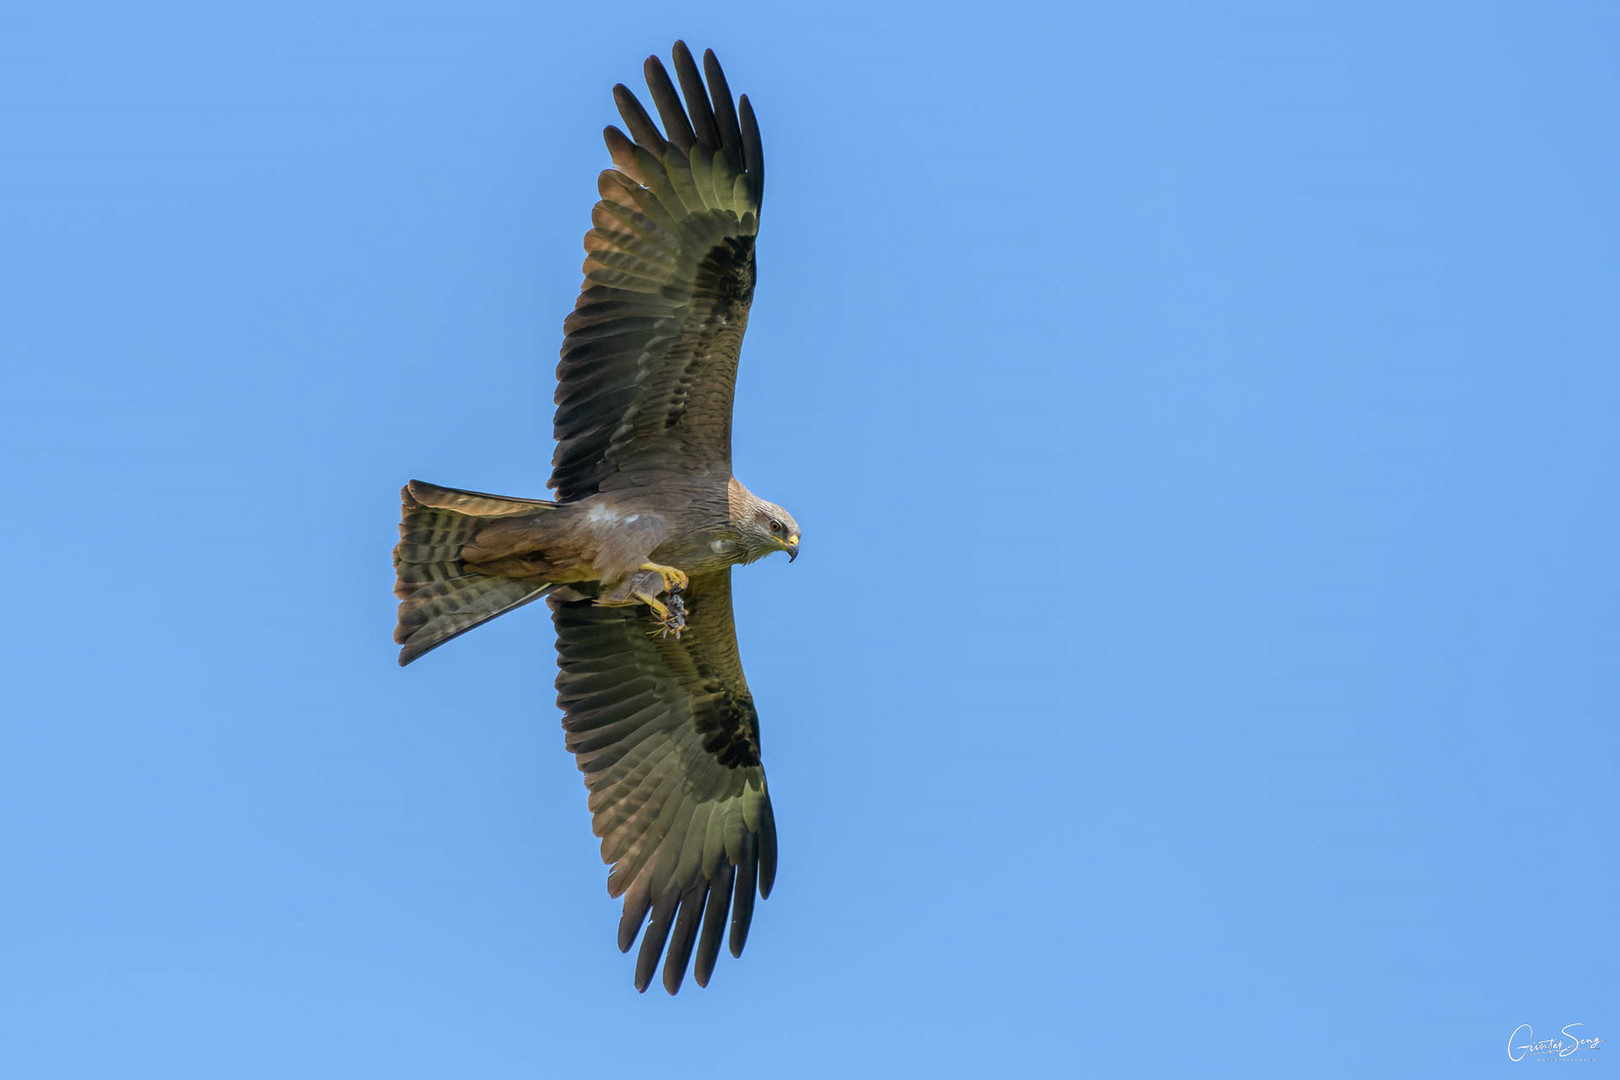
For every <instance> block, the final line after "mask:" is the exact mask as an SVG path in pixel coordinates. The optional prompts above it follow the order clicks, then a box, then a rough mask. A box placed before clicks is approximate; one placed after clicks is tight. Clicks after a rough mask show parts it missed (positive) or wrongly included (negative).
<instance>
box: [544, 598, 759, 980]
mask: <svg viewBox="0 0 1620 1080" xmlns="http://www.w3.org/2000/svg"><path fill="white" fill-rule="evenodd" d="M685 599H686V606H687V625H686V632H685V633H683V634H682V635H681V637H680V638H679V639H676V638H673V637H659V636H655V635H654V634H653V633H651V632H650V631H651V630H652V629H653V628H654V624H653V623H652V621H651V619H650V617H649V616H648V615H647V613H646V612H645V611H644V610H643V609H642V608H641V607H639V606H636V607H599V606H596V605H595V604H593V603H592V602H591V600H590V599H588V598H586V599H577V600H574V599H568V600H565V599H562V598H561V597H559V596H552V597H551V598H550V600H549V603H550V604H551V608H552V619H553V622H554V623H555V624H556V627H557V663H558V668H559V671H558V675H557V703H558V705H559V707H561V709H562V710H563V714H564V715H563V728H564V730H565V731H566V732H567V743H568V749H569V750H570V751H572V752H573V753H574V755H575V759H576V761H577V762H578V764H579V768H580V771H581V772H583V773H584V774H585V786H586V787H587V788H588V789H589V790H590V798H589V805H590V809H591V815H592V818H591V828H592V830H593V831H594V832H595V833H596V835H597V836H599V837H601V838H602V859H603V861H604V862H608V863H611V864H613V869H612V872H611V873H610V874H609V876H608V892H609V894H610V895H613V896H622V897H623V898H624V914H623V917H622V918H621V920H620V923H619V948H620V949H621V950H623V951H625V952H628V951H629V949H630V946H631V945H633V944H634V943H635V939H636V935H637V933H638V931H640V929H641V926H642V923H643V921H644V920H647V919H648V915H649V913H650V914H651V919H650V921H648V922H647V930H646V933H645V935H644V936H643V937H642V943H641V950H640V952H639V954H638V955H637V958H636V989H638V990H645V989H646V988H647V986H648V985H649V984H650V983H651V981H652V976H653V972H654V971H655V970H656V968H657V967H658V960H659V957H660V956H661V955H662V956H664V958H665V959H664V988H665V989H666V990H668V991H669V992H670V993H672V994H673V993H674V992H675V991H676V990H678V989H679V988H680V985H681V980H682V979H683V978H684V977H685V974H686V969H687V966H688V964H689V963H690V961H691V958H692V956H693V955H694V952H695V954H696V957H697V963H696V967H695V972H696V977H697V981H698V985H700V986H706V985H708V982H709V976H710V975H711V974H712V973H713V971H714V964H715V959H716V957H717V956H718V954H719V948H720V939H721V937H722V936H723V935H724V932H725V927H726V917H727V913H728V912H729V913H730V916H731V918H730V928H731V934H730V939H731V940H730V943H731V953H732V955H733V956H740V955H742V950H743V945H744V944H745V943H746V942H747V940H748V926H749V922H750V920H751V918H752V916H753V909H754V893H755V890H756V888H757V889H758V892H759V895H760V896H768V895H770V891H771V885H772V883H773V881H774V880H775V877H776V823H775V818H774V816H773V815H772V813H771V803H770V796H769V793H768V791H767V789H766V786H765V772H764V769H762V768H761V767H760V763H759V718H758V714H757V713H756V712H755V711H754V702H753V698H752V697H751V696H750V694H749V693H748V683H747V681H746V680H745V679H744V678H743V671H742V663H741V661H740V659H739V658H738V656H737V637H736V630H735V627H734V625H733V622H732V613H731V571H730V570H723V571H721V572H719V573H717V574H711V575H707V576H699V577H694V578H693V579H692V582H691V585H690V587H689V588H688V590H687V592H686V594H685ZM666 949H667V952H666Z"/></svg>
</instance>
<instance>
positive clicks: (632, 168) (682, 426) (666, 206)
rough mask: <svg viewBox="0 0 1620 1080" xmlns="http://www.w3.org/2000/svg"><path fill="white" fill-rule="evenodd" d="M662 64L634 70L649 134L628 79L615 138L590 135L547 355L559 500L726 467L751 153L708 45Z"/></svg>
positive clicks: (753, 182)
mask: <svg viewBox="0 0 1620 1080" xmlns="http://www.w3.org/2000/svg"><path fill="white" fill-rule="evenodd" d="M674 62H675V80H671V78H670V76H669V73H668V72H667V71H666V70H665V69H664V66H663V65H662V64H661V63H659V61H658V59H657V58H656V57H650V58H648V60H647V65H646V70H647V85H648V89H649V90H650V92H651V96H652V102H653V106H654V108H655V109H656V110H657V112H658V116H659V119H660V120H662V122H663V131H662V132H660V131H659V130H658V127H657V125H656V124H655V122H654V121H653V119H652V117H651V116H650V115H649V114H648V112H647V110H646V109H645V108H644V107H643V106H642V104H641V102H640V101H638V100H637V98H636V96H635V95H634V94H633V93H631V91H630V90H629V89H627V88H626V87H624V86H617V87H615V88H614V91H613V96H614V100H615V101H616V102H617V103H618V107H619V114H620V116H621V117H622V118H623V120H624V125H625V127H626V128H627V129H628V131H629V134H628V135H627V134H625V132H622V131H620V130H619V129H618V128H614V127H609V128H608V129H607V130H606V131H605V132H604V133H603V138H604V139H605V141H606V142H607V146H608V151H609V153H610V154H611V155H612V157H613V164H614V168H613V169H611V170H608V171H606V172H604V173H603V174H602V177H601V180H600V181H599V183H598V185H597V188H598V191H599V192H600V194H601V200H602V201H601V202H599V203H597V205H596V209H595V211H594V212H593V214H592V216H591V220H592V223H593V226H594V227H593V228H592V229H591V231H590V232H589V233H587V234H586V236H585V251H586V259H585V264H584V270H585V284H584V286H583V288H582V289H581V291H580V295H579V300H578V302H577V303H576V304H575V308H574V314H573V315H571V316H570V317H569V319H568V320H567V321H566V322H565V323H564V327H563V328H564V332H565V334H566V339H565V340H564V342H563V347H562V359H561V362H560V363H559V364H558V365H557V397H556V403H557V414H556V418H555V422H554V428H555V433H556V437H557V451H556V454H555V455H554V456H553V458H552V475H551V480H550V485H551V487H552V488H554V489H555V490H556V493H557V497H558V498H559V499H561V500H564V501H567V500H572V499H578V498H583V497H585V496H588V495H591V494H594V493H595V492H598V491H603V490H610V489H612V488H613V487H615V486H616V485H617V484H619V483H623V482H626V481H625V479H624V478H625V477H626V476H628V475H629V474H631V473H634V474H635V475H636V476H638V477H640V478H642V479H646V478H648V477H654V476H657V475H659V474H661V473H662V474H665V475H669V474H680V475H692V474H695V473H696V474H709V473H722V472H723V473H725V475H727V476H729V475H730V466H731V409H732V396H733V388H734V387H735V384H736V377H737V356H738V352H739V350H740V349H741V347H742V338H743V332H744V330H745V329H746V328H747V325H748V308H749V305H750V304H751V303H752V300H753V294H754V276H755V275H754V236H755V235H756V234H757V232H758V230H759V209H760V203H761V200H762V198H763V194H764V154H763V151H762V148H761V145H760V140H759V126H758V124H757V123H756V122H755V119H754V112H753V109H752V107H751V106H750V105H749V104H748V100H747V99H746V98H744V99H743V101H742V106H741V112H740V115H739V112H738V109H737V107H736V105H735V103H734V102H733V99H732V96H731V90H730V88H729V87H728V85H727V84H726V79H725V73H724V72H723V71H721V69H720V64H719V62H718V61H716V60H715V58H714V54H713V53H712V52H709V53H705V54H704V57H703V71H702V72H700V71H699V69H698V66H697V62H696V60H694V59H693V57H692V54H691V51H690V50H688V49H687V47H686V46H685V45H684V44H682V43H677V44H676V46H675V53H674ZM705 74H706V76H707V83H705ZM677 81H678V82H679V85H680V94H679V95H677V92H676V88H675V87H676V82H677ZM682 97H684V99H685V100H684V103H683V102H682Z"/></svg>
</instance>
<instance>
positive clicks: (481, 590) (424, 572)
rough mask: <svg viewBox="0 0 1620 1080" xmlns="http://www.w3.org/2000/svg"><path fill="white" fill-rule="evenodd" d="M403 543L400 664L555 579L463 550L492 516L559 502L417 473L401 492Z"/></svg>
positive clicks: (398, 564) (535, 594)
mask: <svg viewBox="0 0 1620 1080" xmlns="http://www.w3.org/2000/svg"><path fill="white" fill-rule="evenodd" d="M400 503H401V511H400V525H399V536H400V540H399V546H398V547H396V548H394V572H395V575H396V580H395V582H394V595H395V596H397V597H399V600H400V604H399V623H398V625H397V626H395V628H394V641H395V642H397V643H398V644H400V645H401V646H403V647H402V648H401V649H400V650H399V663H400V666H401V667H403V666H404V665H406V664H409V663H410V662H411V661H412V660H415V659H416V658H417V657H418V656H421V655H422V654H423V653H425V652H428V651H429V650H431V649H435V648H437V647H438V646H440V645H443V644H444V643H445V642H447V641H449V640H450V639H451V638H454V637H459V636H460V635H462V634H465V633H466V632H467V631H468V630H471V629H472V628H473V627H475V626H479V625H482V624H483V623H486V622H488V621H489V620H490V619H493V618H495V616H497V615H501V614H504V613H505V612H508V611H511V610H512V609H513V608H516V607H521V606H523V605H524V604H527V603H529V602H530V601H532V600H536V599H538V598H539V597H541V596H543V595H545V593H546V590H547V589H548V588H549V587H550V583H549V582H546V581H539V580H536V579H534V578H512V577H505V576H502V575H500V574H489V573H483V572H481V571H480V570H478V569H477V568H475V567H472V566H469V565H467V563H466V562H465V561H464V560H463V559H462V557H461V555H462V552H463V550H465V549H466V547H467V546H468V545H469V544H471V543H472V542H473V541H474V540H475V539H476V538H477V536H478V533H479V532H480V531H481V530H482V529H483V528H484V526H485V525H487V524H488V523H489V522H491V521H492V520H497V519H500V518H508V517H515V516H518V515H523V514H533V513H535V511H536V510H541V509H547V508H551V507H555V505H556V504H555V503H550V502H545V501H542V500H539V499H507V498H502V497H500V496H498V495H484V494H481V493H479V492H474V491H457V490H455V489H453V488H441V487H437V486H435V485H433V484H425V483H423V482H422V481H420V480H412V481H411V482H410V483H409V484H406V485H405V488H404V490H403V491H401V492H400Z"/></svg>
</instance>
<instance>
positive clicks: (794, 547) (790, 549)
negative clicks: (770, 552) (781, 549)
mask: <svg viewBox="0 0 1620 1080" xmlns="http://www.w3.org/2000/svg"><path fill="white" fill-rule="evenodd" d="M787 553H788V562H792V561H793V560H794V559H797V558H798V557H799V534H798V533H794V534H793V535H792V536H790V537H788V538H787Z"/></svg>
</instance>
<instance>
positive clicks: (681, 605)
mask: <svg viewBox="0 0 1620 1080" xmlns="http://www.w3.org/2000/svg"><path fill="white" fill-rule="evenodd" d="M677 573H679V571H677ZM682 576H683V577H684V576H685V575H684V574H683V575H682ZM632 595H634V596H635V598H636V599H637V600H640V601H641V602H642V603H643V604H646V605H647V608H648V610H650V611H651V612H652V613H653V618H655V619H657V620H658V629H656V630H654V631H653V635H654V636H655V637H673V638H674V639H675V640H677V641H679V640H680V637H681V631H682V630H685V629H686V601H685V600H682V599H681V596H680V590H679V589H678V588H677V589H674V590H672V591H671V592H670V594H669V603H668V604H666V603H664V602H663V601H662V600H660V599H658V597H656V596H653V595H651V594H649V593H644V592H638V593H634V594H632Z"/></svg>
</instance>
